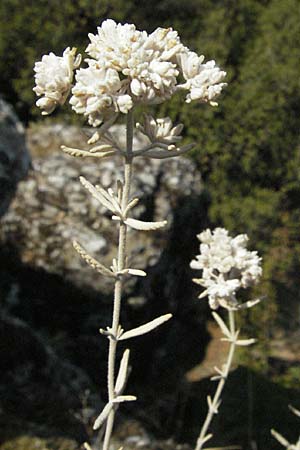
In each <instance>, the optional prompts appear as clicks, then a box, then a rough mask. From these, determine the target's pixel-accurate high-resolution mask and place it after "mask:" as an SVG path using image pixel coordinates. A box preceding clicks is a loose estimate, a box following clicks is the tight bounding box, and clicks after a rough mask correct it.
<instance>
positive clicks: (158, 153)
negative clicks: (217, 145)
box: [144, 144, 195, 159]
mask: <svg viewBox="0 0 300 450" xmlns="http://www.w3.org/2000/svg"><path fill="white" fill-rule="evenodd" d="M194 146H195V144H188V145H185V146H183V147H180V148H176V150H163V149H161V150H160V149H153V150H149V151H147V152H145V154H144V156H146V157H149V158H154V159H166V158H172V157H176V156H180V155H183V154H184V153H186V152H188V151H189V150H191V149H192V148H193V147H194Z"/></svg>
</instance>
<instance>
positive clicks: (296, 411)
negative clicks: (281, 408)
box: [289, 405, 300, 417]
mask: <svg viewBox="0 0 300 450" xmlns="http://www.w3.org/2000/svg"><path fill="white" fill-rule="evenodd" d="M289 409H290V411H292V413H294V414H295V416H298V417H300V411H299V410H298V409H296V408H294V407H293V406H292V405H289Z"/></svg>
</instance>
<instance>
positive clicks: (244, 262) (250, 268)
mask: <svg viewBox="0 0 300 450" xmlns="http://www.w3.org/2000/svg"><path fill="white" fill-rule="evenodd" d="M197 237H198V239H199V241H200V242H201V244H200V254H199V255H197V256H196V259H194V260H193V261H191V264H190V266H191V268H192V269H196V270H202V278H195V279H194V280H193V281H194V282H195V283H196V284H200V286H203V287H205V288H206V289H205V290H204V291H203V292H202V293H201V294H200V295H199V298H203V297H206V296H207V297H208V301H209V305H210V307H211V309H212V310H216V309H218V308H219V307H220V306H221V307H223V308H224V309H226V310H227V311H228V316H229V325H227V324H226V323H225V322H224V320H223V319H222V317H221V316H220V315H219V314H217V313H216V312H215V311H214V312H213V313H212V315H213V318H214V319H215V321H216V322H217V324H218V326H219V327H220V329H221V332H222V333H223V336H224V337H222V338H221V340H222V341H227V342H229V343H230V347H229V352H228V356H227V361H226V363H225V364H224V365H223V366H222V367H221V368H218V367H215V370H216V375H214V376H213V377H212V380H216V381H218V387H217V389H216V391H215V395H214V397H213V398H211V397H210V396H208V398H207V403H208V412H207V416H206V419H205V421H204V423H203V426H202V428H201V431H200V434H199V437H198V439H197V444H196V448H195V450H201V449H202V448H203V445H204V444H205V443H206V442H207V441H208V440H209V439H210V438H211V437H212V434H208V433H207V432H208V429H209V426H210V424H211V421H212V419H213V416H214V415H215V414H218V409H219V406H220V404H221V394H222V391H223V388H224V385H225V382H226V380H227V378H228V375H229V372H230V368H231V365H232V361H233V356H234V352H235V349H236V346H238V345H240V346H248V345H251V344H253V343H254V342H255V339H252V338H251V339H239V334H240V331H239V330H236V326H235V311H238V310H240V309H243V308H250V307H252V306H254V305H256V304H257V303H259V301H260V300H259V299H255V300H250V301H248V302H246V303H242V304H240V303H239V302H238V300H237V298H236V294H237V291H238V290H239V289H240V288H247V287H249V286H252V285H254V284H256V283H257V282H258V280H259V278H260V276H261V274H262V268H261V258H260V257H259V256H258V255H257V252H256V251H249V250H247V249H246V244H247V241H248V237H247V235H246V234H239V235H238V236H236V237H234V238H232V237H231V236H230V235H229V233H228V231H227V230H225V229H224V228H216V229H215V230H213V232H211V230H209V229H207V230H205V231H203V232H202V233H200V234H199V235H198V236H197Z"/></svg>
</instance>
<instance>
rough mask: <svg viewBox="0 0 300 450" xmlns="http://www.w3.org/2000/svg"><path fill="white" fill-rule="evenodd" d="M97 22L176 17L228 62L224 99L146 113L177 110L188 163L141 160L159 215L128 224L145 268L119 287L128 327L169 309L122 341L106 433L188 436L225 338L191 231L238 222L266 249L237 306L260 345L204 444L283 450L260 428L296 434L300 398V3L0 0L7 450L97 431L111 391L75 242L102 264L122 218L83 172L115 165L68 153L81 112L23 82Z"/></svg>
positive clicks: (140, 190) (102, 308)
mask: <svg viewBox="0 0 300 450" xmlns="http://www.w3.org/2000/svg"><path fill="white" fill-rule="evenodd" d="M106 18H113V19H115V20H116V21H120V22H123V23H124V22H129V23H134V24H136V26H137V28H138V29H145V30H146V31H148V32H151V31H153V30H154V29H155V28H157V27H172V28H174V29H175V30H177V31H178V32H179V35H180V36H181V39H182V41H183V43H184V44H186V45H187V46H188V47H190V48H191V49H192V50H195V51H196V52H197V53H198V54H204V55H205V57H206V60H209V59H215V60H216V61H217V63H218V65H219V66H220V67H221V68H222V69H223V70H226V71H227V74H228V75H227V80H226V81H227V82H228V87H227V88H226V89H225V91H224V93H223V94H222V97H221V98H220V99H219V106H218V108H211V107H208V106H207V105H199V104H194V103H191V104H188V105H187V104H185V103H184V101H183V98H180V97H176V98H174V99H173V100H172V101H170V102H169V103H166V104H165V105H162V106H160V107H158V108H156V109H155V110H153V111H152V112H153V113H155V114H156V115H158V116H159V117H164V116H166V115H169V116H170V117H171V118H172V119H173V120H174V121H175V122H182V123H183V124H184V125H185V128H184V130H185V131H184V133H185V139H186V141H187V142H189V141H195V142H196V143H197V146H196V147H195V149H194V150H193V151H192V153H191V154H190V155H189V157H188V158H181V159H178V160H177V161H168V162H163V163H157V161H156V160H155V161H154V162H149V161H147V162H146V161H143V160H140V161H139V162H137V164H136V167H135V175H136V176H135V182H134V186H133V191H134V192H135V193H137V194H139V195H141V196H142V201H141V206H140V207H139V210H138V215H139V217H141V218H142V219H149V220H159V219H163V218H168V222H169V225H168V229H167V230H166V231H164V232H160V233H157V232H155V233H153V234H152V233H151V234H152V235H151V236H149V235H148V234H147V236H146V237H145V236H144V235H142V236H140V235H135V234H134V233H132V234H131V236H130V239H131V242H132V244H131V245H132V250H133V258H134V263H135V267H139V268H144V269H146V271H147V273H148V277H147V278H146V279H145V280H142V281H139V282H135V283H133V282H131V283H129V284H128V285H127V286H126V288H125V295H124V300H123V313H122V314H123V315H122V325H123V327H124V328H125V329H126V328H127V329H128V328H130V327H131V326H136V325H138V324H140V323H142V322H146V321H147V320H151V319H152V318H154V317H156V316H157V315H159V314H163V313H165V312H172V313H173V315H174V318H173V319H172V323H171V322H170V323H167V324H165V325H164V326H162V327H161V329H160V330H157V331H155V332H154V333H152V334H151V335H147V336H144V337H140V338H138V339H136V340H133V341H132V342H130V348H131V349H132V360H131V361H132V367H133V370H132V374H131V377H130V382H129V387H128V388H129V390H130V393H132V394H136V395H137V396H138V398H139V401H138V402H137V403H136V404H135V405H134V406H132V405H129V406H128V407H127V406H125V407H123V408H122V409H121V411H120V417H119V421H118V423H117V428H116V434H115V439H116V443H115V445H117V444H118V442H122V443H124V442H125V446H126V448H136V447H137V446H139V447H140V448H145V449H147V448H154V449H159V448H162V449H168V448H170V449H174V447H175V446H176V445H177V444H178V445H183V444H185V445H193V443H194V442H195V439H196V436H197V433H198V430H199V427H200V425H199V424H200V423H201V421H202V420H203V418H204V416H205V414H206V400H205V398H206V395H207V394H208V393H212V392H213V389H214V384H213V383H212V382H210V381H209V377H210V376H211V375H212V368H213V366H214V365H216V364H221V363H222V358H224V351H226V346H224V345H223V344H222V345H220V344H219V341H218V338H219V337H220V336H219V334H218V330H217V329H216V327H215V326H214V324H213V323H212V321H211V316H210V311H209V308H208V305H207V302H206V300H205V299H204V300H200V301H199V300H197V295H198V289H197V288H196V287H195V286H192V282H191V278H192V277H193V276H195V273H192V271H191V270H190V268H189V262H190V260H191V259H192V258H193V257H194V256H195V254H197V253H198V250H199V242H198V241H197V239H196V234H197V233H199V232H201V231H202V230H203V229H205V228H206V227H212V228H213V227H215V226H222V227H226V228H227V229H228V230H229V231H230V232H231V233H232V234H239V233H247V234H248V236H249V238H250V242H249V248H250V249H253V250H254V249H256V250H258V251H259V254H260V255H261V256H262V257H263V268H264V276H263V280H262V282H261V283H260V285H259V286H258V287H257V288H256V289H255V290H254V291H252V292H247V293H245V297H244V298H245V299H246V298H247V299H249V298H253V296H260V297H262V298H263V301H262V303H261V304H260V305H259V306H257V307H255V308H254V309H253V310H250V311H247V312H246V313H244V315H243V316H242V317H240V325H241V327H242V328H243V330H244V334H245V336H253V337H256V338H257V339H258V343H257V344H256V345H255V346H254V347H253V348H251V349H250V352H247V353H246V352H243V351H240V352H239V353H238V355H237V359H236V365H235V367H234V370H233V371H232V373H231V377H230V380H229V382H228V385H227V386H226V388H225V394H224V397H223V403H222V407H221V409H220V413H219V415H218V416H217V417H216V418H215V421H214V423H213V426H212V431H213V433H214V438H213V440H212V441H210V443H211V446H212V447H213V446H215V447H216V446H220V445H222V446H225V445H229V444H231V445H233V444H234V445H237V446H239V448H242V449H244V450H265V449H271V450H272V449H274V450H276V449H278V448H280V446H279V444H278V443H277V442H276V441H274V439H273V438H272V437H271V435H270V428H275V429H277V430H278V431H280V432H281V433H282V434H284V435H285V436H286V437H287V439H288V440H290V441H291V442H295V441H296V439H297V436H298V434H297V433H299V429H300V427H299V421H298V423H297V418H296V417H295V416H293V415H292V414H291V413H290V412H289V410H288V405H289V404H292V405H293V406H295V407H298V408H299V407H300V365H299V363H300V327H299V326H300V289H299V288H300V270H299V269H300V229H299V223H300V169H299V163H300V138H299V129H300V25H299V24H300V2H299V0H261V1H259V0H185V1H184V2H182V0H160V1H157V0H152V1H151V2H150V1H149V2H144V1H138V0H109V1H107V0H101V1H100V0H94V1H90V0H64V1H63V2H62V1H58V0H47V1H46V0H35V1H31V0H30V1H29V0H22V1H21V0H1V3H0V96H1V100H0V214H1V218H0V305H1V312H0V368H1V370H0V449H1V450H12V449H14V450H31V449H43V450H45V449H47V450H48V449H49V450H52V449H53V450H73V449H77V448H80V445H81V444H82V442H84V441H85V440H89V441H90V442H93V440H94V439H95V436H94V433H93V432H92V425H91V424H92V423H93V419H94V418H95V417H96V415H97V414H98V413H99V411H100V410H101V408H102V407H103V405H104V402H105V400H106V351H107V349H106V347H107V342H106V341H105V340H104V338H103V337H101V336H100V335H99V333H98V329H99V327H103V328H104V327H105V326H107V325H109V324H110V315H111V308H112V305H111V303H112V300H111V299H112V286H111V285H110V284H109V283H107V282H106V281H105V282H104V281H103V279H101V277H98V276H97V274H95V273H91V272H92V271H91V270H90V269H89V268H88V267H86V266H85V265H84V264H83V263H81V262H80V261H79V258H78V257H77V255H76V254H75V253H74V251H73V249H72V246H71V239H72V238H73V237H76V238H78V239H79V240H81V242H82V243H83V244H84V245H85V247H86V248H87V250H89V251H90V252H91V253H93V254H94V255H96V256H97V257H98V258H99V259H100V260H101V261H102V262H104V263H106V264H108V265H109V264H110V261H111V258H112V257H113V255H114V254H115V251H116V245H117V236H116V230H114V229H113V227H112V226H111V222H110V220H109V216H106V215H105V212H104V211H102V210H99V208H98V207H96V205H95V204H94V203H93V202H92V201H91V199H90V198H89V197H88V195H86V193H85V192H83V189H82V188H81V187H80V185H79V182H78V176H79V175H84V176H85V177H86V178H88V179H89V181H91V182H93V183H96V182H99V181H100V182H101V183H102V184H103V185H104V186H106V187H108V186H114V183H115V181H116V179H117V177H118V176H119V177H120V176H121V173H122V165H121V161H118V160H117V159H116V160H111V161H105V162H103V163H102V162H101V164H96V163H94V162H93V161H89V160H84V161H77V160H75V159H74V160H73V159H72V158H70V157H68V156H65V155H63V154H61V153H60V150H59V147H60V145H62V144H66V145H68V146H82V145H84V143H85V141H86V136H87V134H88V131H87V130H86V128H85V127H86V124H84V122H81V119H80V118H78V117H74V116H75V115H74V114H71V113H70V111H68V110H67V108H65V107H64V108H62V109H60V110H59V111H57V112H55V113H54V114H53V115H52V116H51V118H47V119H44V118H43V119H42V118H41V115H40V112H39V111H38V110H37V108H36V106H35V101H36V98H35V95H34V93H33V92H32V88H33V86H34V78H33V76H34V75H33V66H34V63H35V61H37V60H40V59H41V56H42V55H43V54H45V53H49V52H50V51H53V52H54V53H55V54H57V55H61V54H62V52H63V50H64V49H65V48H66V47H68V46H71V47H72V46H76V47H77V48H78V49H79V51H80V52H83V51H84V49H85V48H86V46H87V44H88V38H87V34H88V33H89V32H91V33H94V34H95V33H96V27H97V26H98V25H100V23H101V22H102V20H103V19H106ZM136 120H138V117H136ZM82 127H83V128H82ZM118 130H119V131H120V129H118V128H117V131H118ZM120 347H121V346H120ZM122 350H123V349H122V348H121V349H120V351H122ZM97 445H98V444H97V442H95V443H94V448H95V449H97V448H98V447H97ZM116 448H118V447H116ZM176 448H177V447H176ZM187 448H188V447H187Z"/></svg>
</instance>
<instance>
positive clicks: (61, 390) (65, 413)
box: [0, 313, 103, 450]
mask: <svg viewBox="0 0 300 450" xmlns="http://www.w3.org/2000/svg"><path fill="white" fill-rule="evenodd" d="M0 354H1V372H0V398H1V401H0V412H2V414H1V413H0V430H1V438H0V448H1V450H2V449H3V450H4V449H6V448H7V449H8V448H11V446H10V445H9V442H10V439H11V438H14V439H15V438H16V435H18V434H19V435H21V436H22V435H24V439H25V436H26V434H27V433H28V434H30V435H31V436H36V438H37V436H39V437H45V438H49V437H52V436H57V433H58V431H59V434H60V435H61V430H64V433H63V436H64V438H69V439H71V438H72V439H77V440H79V441H83V440H84V439H85V438H86V434H85V424H83V421H82V420H80V418H81V416H82V412H83V405H82V402H81V398H82V396H83V394H84V392H87V391H89V392H90V393H91V395H90V400H89V401H90V404H91V405H93V406H94V408H92V410H91V412H90V416H94V417H95V416H96V412H97V411H98V410H99V409H100V410H101V408H102V407H103V403H102V402H101V401H100V397H99V394H98V393H94V392H95V387H94V384H93V383H92V381H91V379H90V378H89V376H88V375H87V374H86V373H85V372H84V371H83V370H82V369H80V368H79V367H76V366H75V365H73V364H72V363H71V362H70V361H68V360H67V359H62V358H61V357H60V356H58V355H57V354H56V352H55V351H54V349H53V348H52V347H51V346H50V345H49V342H47V341H46V339H45V338H43V337H42V336H41V335H40V334H38V333H37V332H35V331H33V329H32V328H31V327H30V326H29V325H28V324H26V323H25V322H24V321H23V320H20V319H18V318H16V317H12V316H11V315H10V314H7V313H2V314H1V316H0ZM92 397H93V398H92ZM4 412H5V414H4ZM19 428H20V429H19ZM20 439H23V438H21V437H20ZM28 439H29V437H28ZM31 439H33V437H31ZM2 443H6V444H5V445H3V446H1V444H2ZM44 444H45V446H46V443H44ZM71 444H72V443H70V442H69V441H68V440H67V441H66V445H65V447H64V445H63V439H61V445H60V444H58V443H57V449H62V448H66V450H67V449H69V448H70V449H71V448H72V449H73V448H74V442H73V444H72V445H71ZM11 445H12V444H11ZM15 445H16V447H15V448H19V447H20V448H22V445H21V441H18V443H17V442H15ZM24 448H26V447H25V443H24ZM28 448H29V447H28ZM38 448H39V447H38ZM43 448H44V447H43ZM46 448H48V447H47V446H46ZM50 448H51V449H52V448H56V446H55V445H54V446H53V447H52V446H51V447H50Z"/></svg>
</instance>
